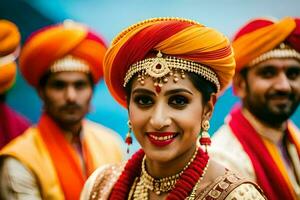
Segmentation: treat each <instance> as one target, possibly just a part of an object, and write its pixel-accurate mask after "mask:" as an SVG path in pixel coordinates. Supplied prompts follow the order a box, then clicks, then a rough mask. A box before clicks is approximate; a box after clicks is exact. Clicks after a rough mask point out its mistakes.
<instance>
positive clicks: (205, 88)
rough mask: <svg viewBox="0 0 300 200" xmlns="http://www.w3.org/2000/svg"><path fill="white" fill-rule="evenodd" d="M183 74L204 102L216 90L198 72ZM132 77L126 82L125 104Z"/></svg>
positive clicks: (128, 96) (128, 97)
mask: <svg viewBox="0 0 300 200" xmlns="http://www.w3.org/2000/svg"><path fill="white" fill-rule="evenodd" d="M185 74H186V75H187V76H188V77H189V78H190V80H191V81H192V83H193V85H194V86H195V88H196V89H197V90H198V91H199V92H201V94H202V97H203V101H204V102H205V103H206V102H208V101H209V99H210V96H211V95H212V93H216V92H217V87H216V86H215V85H214V84H213V83H211V82H210V81H208V80H206V79H205V78H203V77H202V76H200V75H198V74H195V73H193V72H185ZM134 78H135V76H133V77H132V78H131V79H130V81H129V82H128V83H127V85H126V87H125V93H126V101H127V105H129V101H130V94H131V87H132V80H133V79H134Z"/></svg>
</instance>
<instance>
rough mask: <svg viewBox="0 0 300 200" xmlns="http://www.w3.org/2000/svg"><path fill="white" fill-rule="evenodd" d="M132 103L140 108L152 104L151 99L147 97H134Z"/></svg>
mask: <svg viewBox="0 0 300 200" xmlns="http://www.w3.org/2000/svg"><path fill="white" fill-rule="evenodd" d="M134 102H135V103H136V104H138V105H140V106H150V105H152V104H153V99H152V98H151V97H149V96H136V97H135V98H134Z"/></svg>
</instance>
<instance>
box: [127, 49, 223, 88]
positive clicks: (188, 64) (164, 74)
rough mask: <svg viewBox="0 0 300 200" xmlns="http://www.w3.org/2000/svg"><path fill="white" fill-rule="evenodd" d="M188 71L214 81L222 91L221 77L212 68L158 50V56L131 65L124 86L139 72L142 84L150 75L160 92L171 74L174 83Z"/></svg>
mask: <svg viewBox="0 0 300 200" xmlns="http://www.w3.org/2000/svg"><path fill="white" fill-rule="evenodd" d="M186 71H187V72H193V73H196V74H198V75H200V76H202V77H203V78H205V79H206V80H208V81H210V82H212V83H213V84H214V85H215V86H216V88H217V91H218V92H219V91H220V82H219V79H218V77H217V74H216V73H215V72H214V71H213V70H212V69H210V68H209V67H207V66H204V65H201V64H199V63H196V62H193V61H189V60H184V59H181V58H177V57H173V56H166V57H163V55H162V53H161V52H160V51H158V53H157V55H156V57H154V58H146V59H144V60H141V61H139V62H137V63H135V64H133V65H132V66H130V68H129V70H128V71H127V73H126V75H125V78H124V84H123V86H124V87H126V84H127V83H128V82H129V81H130V79H131V78H132V77H133V76H134V75H135V74H138V79H137V80H138V81H139V83H140V84H141V85H144V84H145V77H146V76H150V77H151V78H152V79H153V81H154V86H155V90H156V92H157V93H159V92H160V91H161V87H162V86H163V84H164V83H167V82H168V81H169V78H170V77H169V76H171V77H173V82H174V83H177V82H178V80H179V77H180V78H182V79H184V78H185V72H186Z"/></svg>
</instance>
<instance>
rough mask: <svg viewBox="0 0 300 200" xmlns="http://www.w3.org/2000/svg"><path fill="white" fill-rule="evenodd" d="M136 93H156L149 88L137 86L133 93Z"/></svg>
mask: <svg viewBox="0 0 300 200" xmlns="http://www.w3.org/2000/svg"><path fill="white" fill-rule="evenodd" d="M135 93H146V94H149V95H153V96H155V95H156V94H155V93H154V92H152V91H150V90H147V89H143V88H137V89H135V90H133V91H132V94H135Z"/></svg>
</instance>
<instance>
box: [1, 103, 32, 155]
mask: <svg viewBox="0 0 300 200" xmlns="http://www.w3.org/2000/svg"><path fill="white" fill-rule="evenodd" d="M29 126H30V123H29V121H28V120H27V119H26V118H25V117H23V116H22V115H20V114H18V113H17V112H15V111H13V110H12V109H11V108H10V107H9V106H7V105H6V104H5V103H1V102H0V149H1V148H2V147H4V146H5V145H6V144H7V143H8V142H9V141H11V140H12V139H14V138H15V137H17V136H18V135H20V134H22V133H23V132H24V131H25V130H26V129H27V128H29Z"/></svg>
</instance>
